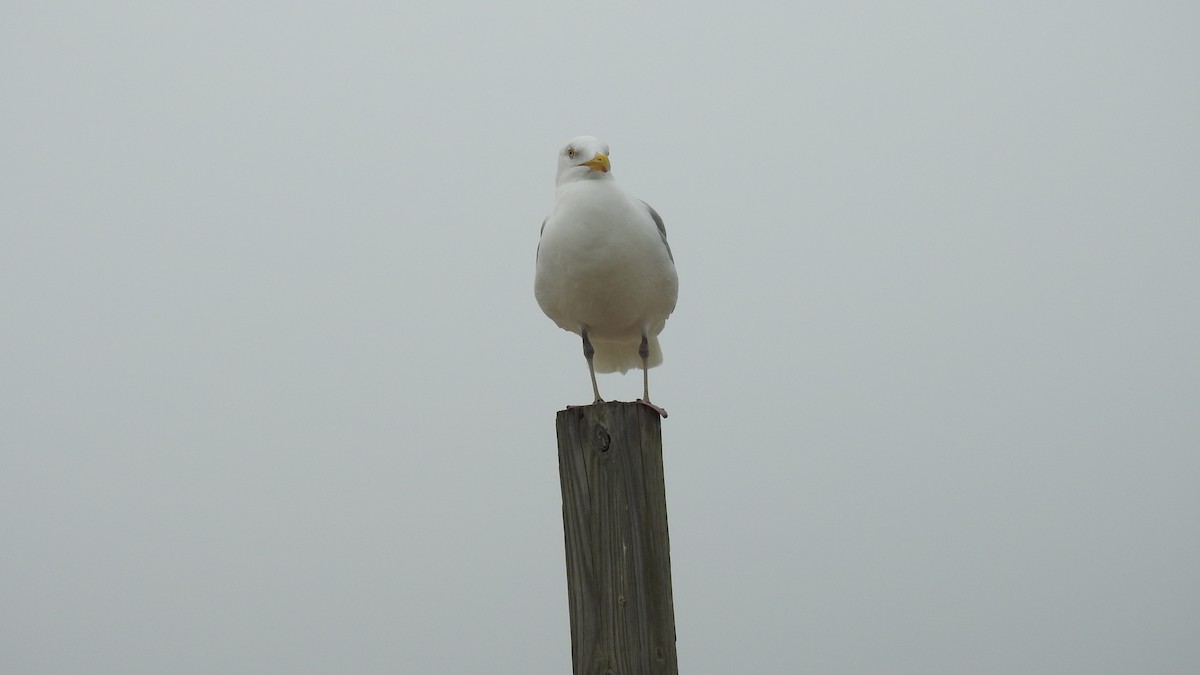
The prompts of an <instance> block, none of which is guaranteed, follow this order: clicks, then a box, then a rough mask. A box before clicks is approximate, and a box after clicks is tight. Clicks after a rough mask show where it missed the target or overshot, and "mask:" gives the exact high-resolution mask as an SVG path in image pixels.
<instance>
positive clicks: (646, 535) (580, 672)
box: [557, 402, 679, 675]
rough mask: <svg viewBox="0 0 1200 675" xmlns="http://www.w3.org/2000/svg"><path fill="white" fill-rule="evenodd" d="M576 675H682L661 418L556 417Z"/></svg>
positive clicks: (599, 411) (628, 408)
mask: <svg viewBox="0 0 1200 675" xmlns="http://www.w3.org/2000/svg"><path fill="white" fill-rule="evenodd" d="M557 426H558V474H559V480H560V482H561V484H562V499H563V530H564V534H565V539H566V549H567V596H568V599H569V606H570V613H571V660H572V663H573V665H574V671H573V672H574V675H678V673H679V664H678V660H677V658H676V653H675V608H674V601H673V600H672V597H671V550H670V548H671V547H670V541H669V538H668V536H667V493H666V484H665V480H664V476H663V462H662V428H661V420H660V419H659V416H658V415H657V414H656V413H655V412H653V411H652V410H650V409H649V408H647V407H646V406H643V405H640V404H638V403H621V402H611V403H598V404H596V405H591V406H586V407H580V408H568V409H567V410H563V411H560V412H559V413H558V420H557Z"/></svg>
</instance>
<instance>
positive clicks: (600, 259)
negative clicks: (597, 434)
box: [534, 136, 679, 417]
mask: <svg viewBox="0 0 1200 675" xmlns="http://www.w3.org/2000/svg"><path fill="white" fill-rule="evenodd" d="M608 156H609V152H608V145H607V144H606V143H604V141H601V140H600V139H598V138H594V137H592V136H579V137H577V138H573V139H571V140H570V141H568V142H567V144H566V145H564V146H563V148H562V149H561V150H560V151H559V153H558V176H557V178H556V184H557V189H556V192H555V199H554V209H553V210H552V211H551V212H550V215H549V216H547V217H546V220H545V221H543V222H542V233H541V240H540V241H539V242H538V251H537V273H536V275H535V279H534V295H535V297H537V302H538V305H539V306H540V307H541V308H542V311H543V312H545V314H546V316H548V317H550V319H551V320H552V321H554V323H556V324H558V326H559V327H560V328H562V329H563V330H568V331H570V332H572V333H575V334H576V335H579V336H580V337H581V338H582V339H583V356H584V358H586V359H587V364H588V374H589V375H590V376H591V378H592V393H593V394H594V395H595V401H594V403H600V402H602V401H603V400H604V399H602V398H600V388H599V387H598V386H597V385H596V372H597V371H599V372H601V373H613V372H618V371H619V372H621V373H625V372H627V371H628V370H630V369H631V368H637V367H639V366H640V367H641V368H642V398H641V399H639V402H640V403H644V404H645V405H647V406H649V407H651V408H653V409H654V410H655V411H657V412H658V413H659V414H661V415H662V416H664V417H665V416H666V411H664V410H663V409H662V408H659V407H658V406H656V405H654V404H652V403H650V378H649V374H648V371H649V369H650V368H653V367H654V366H657V365H659V364H661V363H662V350H661V349H659V346H658V334H659V333H661V332H662V329H663V327H664V326H665V325H666V322H667V317H668V316H670V314H671V312H672V311H673V310H674V309H675V300H676V298H677V297H678V294H679V279H678V277H677V276H676V274H675V259H674V257H673V256H672V255H671V247H670V246H669V245H668V244H667V230H666V227H665V226H664V225H663V220H662V218H661V217H659V215H658V213H657V212H656V211H655V210H654V209H653V208H651V207H650V205H649V204H647V203H646V202H643V201H641V200H640V199H637V198H636V197H634V196H632V195H630V194H629V193H628V192H626V191H625V190H624V189H622V188H621V186H620V185H618V184H617V181H616V180H614V179H613V175H612V173H611V171H610V168H611V164H610V162H609V158H608Z"/></svg>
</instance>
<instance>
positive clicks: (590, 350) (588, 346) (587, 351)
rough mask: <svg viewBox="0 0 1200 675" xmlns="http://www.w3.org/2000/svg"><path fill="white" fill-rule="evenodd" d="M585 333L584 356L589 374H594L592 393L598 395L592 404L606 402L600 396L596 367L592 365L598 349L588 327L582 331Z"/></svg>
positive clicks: (582, 333) (581, 332)
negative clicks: (594, 345) (590, 337)
mask: <svg viewBox="0 0 1200 675" xmlns="http://www.w3.org/2000/svg"><path fill="white" fill-rule="evenodd" d="M580 334H581V335H583V358H585V359H587V362H588V375H591V376H592V393H593V394H595V395H596V400H595V401H592V404H593V405H594V404H596V403H604V399H602V398H600V387H598V386H596V367H595V366H593V365H592V356H593V355H594V354H595V353H596V349H595V348H594V347H592V341H591V340H589V339H588V336H587V329H586V328H584V329H583V330H582V331H580Z"/></svg>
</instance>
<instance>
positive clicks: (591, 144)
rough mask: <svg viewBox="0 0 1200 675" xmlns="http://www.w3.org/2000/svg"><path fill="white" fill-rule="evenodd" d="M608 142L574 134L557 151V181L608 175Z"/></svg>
mask: <svg viewBox="0 0 1200 675" xmlns="http://www.w3.org/2000/svg"><path fill="white" fill-rule="evenodd" d="M610 168H611V164H610V163H609V161H608V144H607V143H605V142H604V141H602V140H600V139H599V138H596V137H594V136H576V137H575V138H572V139H571V140H569V141H567V144H566V145H564V146H563V147H562V150H559V151H558V183H559V184H562V183H564V182H568V181H575V180H586V179H594V178H605V177H609V176H610V174H609V170H610Z"/></svg>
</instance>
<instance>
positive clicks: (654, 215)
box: [542, 202, 675, 262]
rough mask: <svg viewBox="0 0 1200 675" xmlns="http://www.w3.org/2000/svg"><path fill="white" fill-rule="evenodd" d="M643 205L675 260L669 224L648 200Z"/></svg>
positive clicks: (669, 256) (669, 253)
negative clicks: (668, 228) (669, 239)
mask: <svg viewBox="0 0 1200 675" xmlns="http://www.w3.org/2000/svg"><path fill="white" fill-rule="evenodd" d="M642 205H643V206H645V207H646V210H647V211H649V212H650V217H651V218H653V219H654V224H655V225H657V226H658V236H660V237H662V242H663V246H666V247H667V257H668V258H670V259H671V262H675V256H674V255H671V245H670V244H668V243H667V226H666V225H664V224H663V221H662V216H660V215H658V211H655V210H654V207H653V206H650V205H649V204H647V203H646V202H642ZM542 227H543V228H544V227H546V224H545V223H542Z"/></svg>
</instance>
